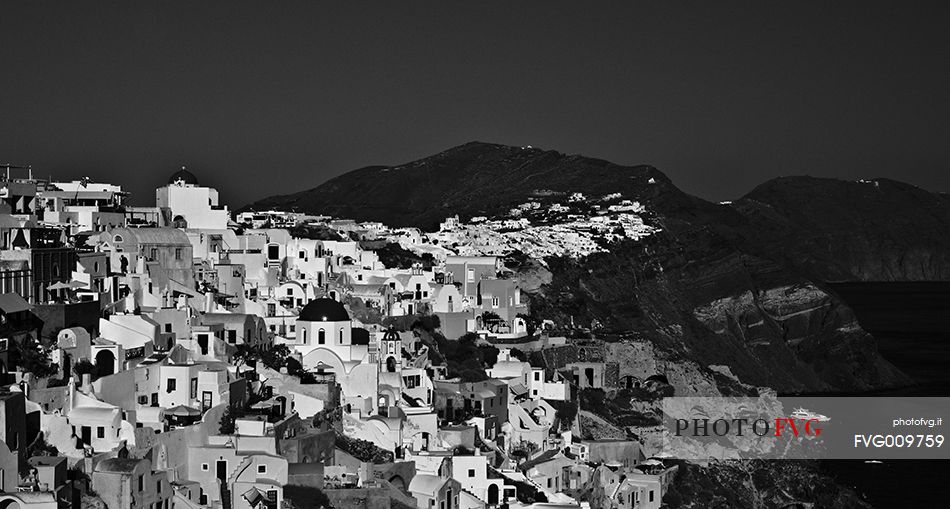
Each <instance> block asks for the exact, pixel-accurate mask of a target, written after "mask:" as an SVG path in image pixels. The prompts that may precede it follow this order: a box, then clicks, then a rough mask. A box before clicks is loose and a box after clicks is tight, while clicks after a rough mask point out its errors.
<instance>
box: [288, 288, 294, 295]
mask: <svg viewBox="0 0 950 509" xmlns="http://www.w3.org/2000/svg"><path fill="white" fill-rule="evenodd" d="M287 296H288V297H293V296H294V289H293V288H288V289H287Z"/></svg>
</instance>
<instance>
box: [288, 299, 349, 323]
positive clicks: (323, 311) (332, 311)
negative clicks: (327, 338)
mask: <svg viewBox="0 0 950 509" xmlns="http://www.w3.org/2000/svg"><path fill="white" fill-rule="evenodd" d="M297 320H303V321H305V322H348V321H349V320H350V315H349V313H347V312H346V308H344V307H343V304H340V303H339V302H337V301H335V300H333V299H327V298H322V299H317V300H315V301H313V302H311V303H310V304H307V305H306V306H304V307H303V309H301V310H300V315H298V316H297Z"/></svg>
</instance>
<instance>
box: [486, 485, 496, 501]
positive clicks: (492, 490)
mask: <svg viewBox="0 0 950 509" xmlns="http://www.w3.org/2000/svg"><path fill="white" fill-rule="evenodd" d="M496 504H498V485H497V484H489V485H488V505H496Z"/></svg>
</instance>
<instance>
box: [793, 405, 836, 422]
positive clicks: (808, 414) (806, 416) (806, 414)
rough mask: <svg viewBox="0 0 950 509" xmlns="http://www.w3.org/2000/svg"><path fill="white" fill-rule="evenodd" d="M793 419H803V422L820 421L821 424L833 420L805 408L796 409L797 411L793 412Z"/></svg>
mask: <svg viewBox="0 0 950 509" xmlns="http://www.w3.org/2000/svg"><path fill="white" fill-rule="evenodd" d="M792 418H793V419H801V420H803V421H819V422H825V421H830V420H831V417H826V416H824V415H821V414H816V413H815V412H812V411H811V410H807V409H805V408H796V409H795V411H794V412H792Z"/></svg>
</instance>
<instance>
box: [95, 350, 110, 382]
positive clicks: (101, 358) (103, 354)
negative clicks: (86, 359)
mask: <svg viewBox="0 0 950 509" xmlns="http://www.w3.org/2000/svg"><path fill="white" fill-rule="evenodd" d="M96 373H97V374H98V375H99V376H106V375H111V374H112V373H115V354H114V353H112V350H99V353H97V354H96Z"/></svg>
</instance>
